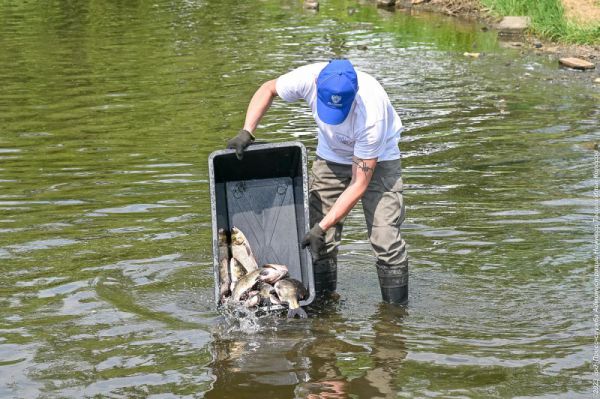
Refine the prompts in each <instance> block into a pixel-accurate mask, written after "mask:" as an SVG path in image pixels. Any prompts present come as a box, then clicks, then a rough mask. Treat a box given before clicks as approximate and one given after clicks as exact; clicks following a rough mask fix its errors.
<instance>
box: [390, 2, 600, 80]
mask: <svg viewBox="0 0 600 399" xmlns="http://www.w3.org/2000/svg"><path fill="white" fill-rule="evenodd" d="M548 1H556V0H548ZM563 1H565V0H563ZM578 1H581V2H582V3H579V2H578ZM500 3H506V2H505V1H502V0H412V1H411V0H404V1H397V2H396V8H397V9H399V10H404V11H407V10H410V12H421V11H426V12H438V13H443V14H447V15H451V16H454V17H458V18H466V19H472V20H477V21H479V22H481V23H482V24H484V25H485V28H484V29H493V28H494V27H495V26H496V25H497V23H498V22H499V21H500V20H501V18H502V16H504V15H510V14H513V15H527V16H530V17H531V20H532V25H531V28H530V29H529V30H528V31H527V32H526V33H524V34H523V35H517V36H511V37H506V38H505V40H503V44H504V45H505V46H507V47H517V48H522V49H523V50H526V49H528V50H531V51H534V52H536V53H541V54H553V55H555V56H556V57H557V58H561V57H577V58H581V59H584V60H587V61H589V62H592V63H594V64H598V62H600V22H596V21H597V20H596V18H598V20H600V6H598V14H596V13H595V12H596V6H595V5H593V4H592V5H590V4H591V3H589V2H587V0H569V5H570V7H569V8H568V9H569V10H570V11H569V15H572V17H570V18H573V19H566V17H564V14H563V13H562V11H560V12H559V11H556V10H554V11H555V12H554V13H549V12H548V11H546V12H545V14H544V10H543V7H541V6H540V8H541V10H540V9H535V10H534V9H533V8H532V9H531V10H530V9H528V8H526V7H525V8H521V9H519V8H517V7H515V8H512V9H511V8H508V7H504V8H501V7H500V6H499V4H500ZM511 3H512V4H516V3H519V2H518V1H516V2H515V1H512V2H511ZM541 3H545V4H546V3H547V2H546V1H545V0H544V1H543V2H540V3H539V4H538V6H539V5H540V4H541ZM580 4H583V6H582V5H580ZM584 6H585V7H588V8H585V7H584ZM566 9H567V8H566V7H565V10H566ZM528 10H530V11H531V12H530V13H527V12H526V11H528ZM550 14H551V15H550ZM582 14H588V15H589V17H586V19H585V20H583V19H581V18H583V17H581V15H582ZM544 15H545V16H544ZM576 15H579V16H580V17H576ZM544 18H545V19H544ZM558 18H565V19H564V20H563V21H562V22H558ZM576 18H580V19H578V20H577V19H576ZM540 21H541V22H540ZM575 21H577V22H575ZM544 24H553V28H552V29H554V30H552V29H550V28H544V26H545V25H544ZM561 26H562V28H561ZM553 32H554V33H553ZM556 32H562V34H563V35H562V36H561V35H559V34H556ZM584 39H585V40H589V42H588V43H585V42H584ZM597 70H598V67H597V68H596V71H597Z"/></svg>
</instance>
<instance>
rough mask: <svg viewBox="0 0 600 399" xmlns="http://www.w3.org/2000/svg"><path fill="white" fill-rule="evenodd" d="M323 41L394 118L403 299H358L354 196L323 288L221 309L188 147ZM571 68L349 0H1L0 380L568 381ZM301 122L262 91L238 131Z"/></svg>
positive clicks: (578, 100)
mask: <svg viewBox="0 0 600 399" xmlns="http://www.w3.org/2000/svg"><path fill="white" fill-rule="evenodd" d="M465 51H478V52H483V53H485V54H484V56H482V57H480V58H478V59H470V58H466V57H463V55H462V53H463V52H465ZM332 56H345V57H348V58H350V59H351V60H353V61H354V62H355V64H356V65H357V66H358V67H359V68H362V69H363V70H365V71H369V72H371V73H372V74H373V75H375V76H376V77H377V78H378V79H379V80H380V81H381V82H382V83H383V85H384V86H385V88H386V89H387V90H388V92H389V94H390V97H391V99H392V102H393V103H394V104H395V106H396V107H397V109H398V111H399V113H400V115H401V117H402V119H403V122H404V123H405V125H406V126H407V128H408V130H407V132H406V133H405V134H404V136H403V139H402V142H401V150H402V152H403V168H404V176H405V182H406V191H405V198H406V202H407V204H408V209H407V212H408V218H407V221H406V223H405V225H404V232H405V236H406V240H407V242H408V243H409V245H410V254H411V277H410V278H411V279H410V282H411V285H410V289H411V291H410V304H409V306H408V307H407V308H406V309H404V308H399V307H393V306H385V305H382V304H380V302H379V300H380V295H379V288H378V284H377V278H376V273H375V269H374V265H373V263H374V260H373V256H372V253H371V250H370V247H369V243H368V241H367V238H366V234H365V228H364V221H363V217H362V214H361V212H360V210H359V209H358V210H355V211H353V213H352V214H351V215H350V216H349V219H348V222H347V227H346V229H345V240H344V242H343V247H342V255H341V258H340V264H341V268H340V273H339V274H340V276H339V292H340V294H341V299H340V300H339V301H336V302H330V303H325V304H320V305H319V306H315V307H313V308H312V309H309V313H310V316H311V317H310V318H309V319H308V320H295V321H287V320H286V319H284V318H281V317H278V316H270V317H261V318H258V319H256V318H250V317H248V318H246V319H244V320H241V321H235V320H233V319H232V318H230V317H226V316H223V315H220V314H219V313H218V312H217V311H216V309H215V308H214V306H213V298H212V295H213V294H212V265H211V260H212V257H211V252H210V251H211V249H210V242H211V237H210V235H211V233H210V210H209V209H210V208H209V196H208V182H207V179H208V175H207V173H208V171H207V169H208V167H207V157H208V155H209V154H210V152H212V151H214V150H216V149H220V148H222V147H223V146H224V144H225V142H226V139H227V138H228V137H230V136H232V135H233V134H235V132H236V131H237V130H238V129H239V128H240V126H241V125H242V121H243V117H244V113H245V108H246V106H247V102H248V100H249V98H250V96H251V95H252V93H253V91H254V90H255V89H256V87H257V86H258V85H259V83H260V82H262V81H263V80H266V79H269V78H272V77H275V76H277V75H278V74H281V73H284V72H286V71H288V70H290V69H291V68H293V67H295V66H299V65H301V64H304V63H306V62H312V61H321V60H326V59H328V58H330V57H332ZM573 74H574V72H570V71H564V70H558V69H557V67H556V63H555V61H553V60H549V59H547V58H546V57H544V56H536V55H526V56H524V57H522V56H519V55H518V53H517V52H515V51H510V50H502V49H501V48H500V46H499V45H498V43H497V41H496V37H495V35H494V34H493V33H490V32H482V31H481V30H480V28H479V27H478V26H475V25H469V24H467V25H464V24H459V23H458V22H456V21H454V20H449V19H444V18H440V17H432V16H427V15H421V16H413V17H411V16H408V15H405V14H402V13H396V14H389V13H386V12H383V11H378V10H376V9H375V8H374V7H372V6H369V5H366V6H359V5H358V4H357V3H355V2H351V1H341V0H336V1H333V0H331V1H323V2H322V7H321V12H320V13H319V14H312V13H309V12H305V11H303V10H302V8H301V2H299V1H288V0H284V1H274V0H264V1H260V2H239V1H236V2H234V1H230V0H223V1H218V2H217V1H198V2H195V1H181V2H175V1H173V2H170V1H163V0H157V1H155V2H114V1H94V2H62V1H61V2H58V1H56V2H42V3H39V4H38V2H3V3H2V4H0V82H1V85H2V89H1V90H0V264H1V268H0V270H1V274H0V293H1V296H0V304H1V305H2V307H1V308H0V397H3V398H12V397H18V398H36V397H39V398H59V397H60V398H62V397H94V396H97V397H114V398H117V397H119V398H129V397H152V398H170V397H206V398H246V397H248V398H257V397H269V398H293V397H296V398H305V397H314V398H316V397H323V398H325V397H329V398H346V397H354V398H375V397H385V398H391V397H461V398H464V397H475V398H476V397H481V398H489V397H502V398H504V397H548V398H550V397H552V398H555V397H561V398H563V397H564V398H576V397H582V398H587V397H590V396H591V392H592V378H593V374H592V355H593V344H594V336H593V334H594V330H593V326H592V299H593V294H594V286H593V281H592V277H593V272H594V265H593V246H594V242H593V224H592V219H593V216H594V205H595V202H594V197H593V189H594V183H595V182H596V181H595V180H594V177H593V172H594V152H593V150H591V149H590V146H589V145H588V143H589V142H590V141H594V140H596V141H597V140H598V138H599V136H600V130H599V128H598V119H599V117H600V107H599V106H598V104H599V103H600V101H599V100H600V90H599V89H598V86H596V87H592V86H591V85H589V84H588V83H587V80H573V79H571V75H573ZM314 133H315V127H314V124H313V122H312V120H311V119H310V115H309V113H308V111H307V110H306V108H305V106H304V105H303V104H302V103H298V104H291V105H289V104H284V103H283V102H281V101H278V102H276V103H275V104H274V106H273V109H272V111H271V112H270V113H269V114H268V116H267V117H266V118H265V119H264V121H263V124H262V127H261V129H260V130H259V131H258V135H259V136H260V137H261V138H263V139H265V140H268V141H287V140H292V139H293V140H296V139H297V140H300V141H302V142H303V143H304V144H305V145H306V146H307V147H308V148H309V149H310V150H311V153H312V150H313V149H314V147H315V135H314ZM357 281H360V284H357V283H356V282H357ZM310 395H313V396H310ZM319 395H320V396H319ZM328 395H329V396H328Z"/></svg>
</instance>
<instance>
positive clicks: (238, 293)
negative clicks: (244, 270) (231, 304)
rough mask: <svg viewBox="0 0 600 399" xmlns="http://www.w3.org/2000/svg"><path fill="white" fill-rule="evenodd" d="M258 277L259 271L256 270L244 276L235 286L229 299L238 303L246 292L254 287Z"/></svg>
mask: <svg viewBox="0 0 600 399" xmlns="http://www.w3.org/2000/svg"><path fill="white" fill-rule="evenodd" d="M259 275H260V270H259V269H256V270H254V271H253V272H251V273H248V274H246V275H245V276H243V277H242V278H241V279H240V280H239V281H238V282H237V284H236V285H235V288H234V289H233V293H232V294H231V297H232V298H233V300H234V301H236V302H239V301H240V300H241V299H242V297H243V296H244V294H246V293H248V291H250V290H252V287H254V285H256V283H257V282H258V276H259Z"/></svg>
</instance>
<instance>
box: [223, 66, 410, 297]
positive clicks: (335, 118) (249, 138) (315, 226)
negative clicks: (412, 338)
mask: <svg viewBox="0 0 600 399" xmlns="http://www.w3.org/2000/svg"><path fill="white" fill-rule="evenodd" d="M276 96H279V97H281V98H282V99H283V100H285V101H288V102H291V101H297V100H300V99H303V100H305V101H306V102H307V103H308V105H309V106H310V108H311V110H312V114H313V116H314V118H315V122H316V123H317V127H318V145H317V157H316V159H315V160H314V162H313V165H312V169H311V176H310V182H309V190H310V197H309V201H310V223H311V226H312V228H311V229H310V231H309V232H308V233H307V234H306V236H305V237H304V238H303V240H302V246H303V248H306V247H308V248H310V252H311V255H312V258H313V269H314V277H315V291H316V292H317V295H322V294H324V293H326V292H334V291H335V289H336V285H337V253H338V247H339V244H340V240H341V234H342V227H343V223H344V218H345V217H346V215H347V214H348V213H349V212H350V210H351V209H352V208H353V207H354V205H356V203H357V202H358V201H359V200H361V199H362V206H363V210H364V214H365V219H366V225H367V232H368V235H369V240H370V242H371V245H372V247H373V250H374V252H375V256H376V258H377V262H376V265H375V266H376V268H377V274H378V276H379V284H380V287H381V295H382V298H383V300H384V301H385V302H391V303H401V304H403V303H406V301H407V299H408V255H407V252H406V245H405V242H404V240H403V239H402V236H401V234H400V226H401V225H402V222H403V221H404V201H403V198H402V176H401V168H400V150H399V148H398V141H399V140H400V133H401V131H402V122H401V121H400V117H399V116H398V114H397V113H396V111H395V110H394V108H393V106H392V104H391V102H390V100H389V98H388V95H387V93H386V92H385V90H384V89H383V87H382V86H381V85H380V84H379V82H377V80H376V79H375V78H373V77H372V76H371V75H369V74H367V73H365V72H361V71H356V70H355V69H354V67H353V65H352V64H351V63H350V61H348V60H332V61H330V62H328V63H327V62H320V63H315V64H309V65H305V66H302V67H300V68H297V69H295V70H293V71H291V72H289V73H287V74H285V75H282V76H280V77H278V78H277V79H274V80H270V81H268V82H265V83H264V84H263V85H262V86H261V87H260V88H259V89H258V90H257V91H256V93H255V94H254V96H253V97H252V100H251V101H250V104H249V106H248V110H247V113H246V119H245V123H244V128H243V129H242V130H240V131H239V133H238V135H237V136H235V137H234V138H232V139H231V140H229V142H228V143H227V146H228V148H234V149H235V150H236V155H237V156H238V158H239V159H241V158H242V157H243V152H244V149H245V148H246V147H247V146H248V145H250V144H251V143H252V142H253V141H254V135H253V132H254V131H255V129H256V127H257V125H258V123H259V121H260V119H261V118H262V116H263V115H264V114H265V113H266V112H267V110H268V109H269V107H270V105H271V102H272V101H273V99H274V98H275V97H276Z"/></svg>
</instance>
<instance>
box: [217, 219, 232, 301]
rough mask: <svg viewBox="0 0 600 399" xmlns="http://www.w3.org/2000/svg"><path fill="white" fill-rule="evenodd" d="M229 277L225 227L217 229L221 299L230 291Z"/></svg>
mask: <svg viewBox="0 0 600 399" xmlns="http://www.w3.org/2000/svg"><path fill="white" fill-rule="evenodd" d="M230 286H231V278H230V277H229V248H228V247H227V234H226V233H225V229H219V292H220V294H221V301H223V300H224V299H225V297H227V296H228V295H229V294H230V293H231V288H230Z"/></svg>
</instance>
